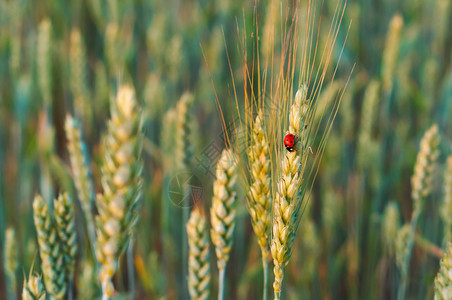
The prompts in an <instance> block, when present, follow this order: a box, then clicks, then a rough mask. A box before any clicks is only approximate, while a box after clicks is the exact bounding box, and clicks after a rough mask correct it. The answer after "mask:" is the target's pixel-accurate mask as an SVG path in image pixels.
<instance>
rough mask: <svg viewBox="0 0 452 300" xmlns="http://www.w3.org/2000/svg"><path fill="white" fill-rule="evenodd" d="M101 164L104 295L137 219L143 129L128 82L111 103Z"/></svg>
mask: <svg viewBox="0 0 452 300" xmlns="http://www.w3.org/2000/svg"><path fill="white" fill-rule="evenodd" d="M104 142H105V157H104V161H103V165H102V187H103V191H104V192H103V194H102V195H99V196H98V197H97V199H96V204H97V207H98V210H99V215H98V216H97V218H96V230H97V242H96V256H97V259H98V261H99V263H100V264H101V265H102V266H101V270H100V277H101V282H102V291H103V299H109V298H110V297H111V296H112V294H113V291H114V288H113V284H112V282H111V279H112V277H113V275H114V273H115V272H116V269H117V267H118V258H119V256H120V255H121V254H122V252H123V251H124V250H125V248H126V246H127V244H128V242H129V240H130V237H131V235H132V233H133V229H134V227H135V224H136V222H137V220H138V200H139V198H140V193H141V184H142V180H141V170H142V163H141V160H140V154H141V147H142V133H141V123H140V113H139V109H138V106H137V102H136V99H135V91H134V90H133V88H132V87H131V86H128V85H125V86H121V87H120V88H119V90H118V94H117V97H116V99H115V101H113V102H112V104H111V120H110V121H109V123H108V132H107V135H106V137H105V141H104Z"/></svg>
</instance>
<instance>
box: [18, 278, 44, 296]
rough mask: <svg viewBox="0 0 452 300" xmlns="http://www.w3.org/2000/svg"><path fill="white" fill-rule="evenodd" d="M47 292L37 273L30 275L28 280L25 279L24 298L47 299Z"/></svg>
mask: <svg viewBox="0 0 452 300" xmlns="http://www.w3.org/2000/svg"><path fill="white" fill-rule="evenodd" d="M45 299H46V292H45V289H44V286H43V285H42V282H41V278H40V277H38V276H35V275H30V277H29V278H28V281H27V280H24V286H23V289H22V300H45Z"/></svg>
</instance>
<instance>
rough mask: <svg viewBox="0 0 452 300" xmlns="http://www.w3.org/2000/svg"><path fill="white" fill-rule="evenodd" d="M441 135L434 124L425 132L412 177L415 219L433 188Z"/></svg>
mask: <svg viewBox="0 0 452 300" xmlns="http://www.w3.org/2000/svg"><path fill="white" fill-rule="evenodd" d="M439 142H440V136H439V133H438V126H437V125H433V126H432V127H430V128H429V130H427V132H426V133H425V134H424V137H423V138H422V140H421V146H420V149H419V152H418V155H417V158H416V164H415V166H414V174H413V176H412V177H411V197H412V199H413V206H414V207H413V216H412V218H413V219H417V218H418V217H419V215H420V214H421V212H422V209H423V206H424V200H425V198H426V197H427V196H428V195H429V194H430V192H431V189H432V180H433V171H434V169H435V166H436V160H437V158H438V156H439V149H438V146H439Z"/></svg>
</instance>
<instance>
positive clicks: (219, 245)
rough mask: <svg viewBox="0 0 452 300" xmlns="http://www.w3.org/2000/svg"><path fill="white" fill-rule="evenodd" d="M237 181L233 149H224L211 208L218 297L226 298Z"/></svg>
mask: <svg viewBox="0 0 452 300" xmlns="http://www.w3.org/2000/svg"><path fill="white" fill-rule="evenodd" d="M236 181H237V165H236V163H235V160H234V157H233V156H232V152H231V150H223V152H222V154H221V157H220V159H219V161H218V164H217V169H216V180H215V182H214V184H213V199H212V207H211V209H210V222H211V226H212V229H211V233H210V235H211V238H212V242H213V244H214V245H215V253H216V255H217V266H218V270H219V272H220V279H219V288H218V299H219V300H222V299H224V275H225V270H226V264H227V262H228V260H229V253H230V252H231V247H232V242H233V239H232V236H233V233H234V228H235V213H236V208H235V204H236V203H235V202H236V201H235V200H236V193H235V191H234V187H235V184H236Z"/></svg>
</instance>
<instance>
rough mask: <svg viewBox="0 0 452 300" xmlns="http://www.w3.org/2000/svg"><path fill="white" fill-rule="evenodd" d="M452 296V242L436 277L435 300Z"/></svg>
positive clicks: (444, 299) (443, 299) (445, 299)
mask: <svg viewBox="0 0 452 300" xmlns="http://www.w3.org/2000/svg"><path fill="white" fill-rule="evenodd" d="M451 298H452V243H449V244H448V246H447V251H446V253H445V254H444V257H443V258H442V259H441V263H440V269H439V272H438V275H436V278H435V297H434V300H447V299H451Z"/></svg>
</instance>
